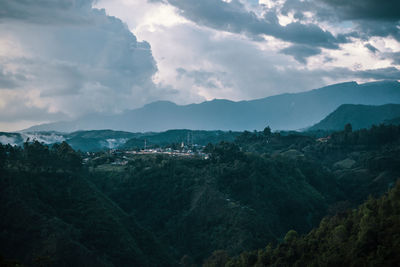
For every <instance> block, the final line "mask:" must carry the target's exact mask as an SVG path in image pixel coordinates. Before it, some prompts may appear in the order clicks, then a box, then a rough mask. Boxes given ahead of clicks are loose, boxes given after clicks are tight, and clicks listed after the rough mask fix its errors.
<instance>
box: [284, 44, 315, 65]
mask: <svg viewBox="0 0 400 267" xmlns="http://www.w3.org/2000/svg"><path fill="white" fill-rule="evenodd" d="M280 52H281V53H283V54H285V55H291V56H293V57H294V58H295V59H296V60H297V61H298V62H300V63H303V64H305V63H307V58H308V57H310V56H314V55H318V54H320V53H321V49H319V48H317V47H311V46H306V45H292V46H289V47H287V48H284V49H282V50H281V51H280Z"/></svg>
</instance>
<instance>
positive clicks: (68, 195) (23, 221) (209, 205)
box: [0, 125, 400, 266]
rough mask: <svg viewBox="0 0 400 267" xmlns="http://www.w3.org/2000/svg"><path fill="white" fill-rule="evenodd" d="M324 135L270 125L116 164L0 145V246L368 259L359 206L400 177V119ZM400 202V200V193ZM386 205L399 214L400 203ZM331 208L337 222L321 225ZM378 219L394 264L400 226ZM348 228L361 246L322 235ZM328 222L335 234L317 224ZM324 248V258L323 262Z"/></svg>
mask: <svg viewBox="0 0 400 267" xmlns="http://www.w3.org/2000/svg"><path fill="white" fill-rule="evenodd" d="M320 135H322V133H318V138H317V137H315V136H314V133H305V134H300V133H296V134H295V133H274V132H271V129H270V128H269V127H267V128H265V130H264V131H262V132H256V131H255V132H243V133H242V134H241V135H239V136H238V137H237V138H236V139H235V140H234V141H233V142H221V143H219V144H209V145H207V146H206V147H205V148H204V151H203V152H204V153H206V154H207V155H208V157H207V158H204V157H197V156H190V157H176V156H172V155H167V154H126V155H130V156H129V157H125V156H124V157H125V158H123V160H124V162H123V164H122V163H119V164H117V163H118V161H117V160H116V159H117V158H122V156H120V153H122V152H118V151H117V152H118V153H109V152H103V153H102V154H101V153H92V154H86V153H85V154H80V153H78V152H75V151H74V150H73V149H72V148H71V147H70V146H69V145H68V144H67V143H65V142H63V143H61V144H56V145H53V146H51V147H48V146H45V145H43V144H40V143H39V142H25V143H24V146H23V147H21V148H19V147H12V146H10V145H7V146H0V163H1V164H0V173H1V176H0V198H1V201H0V214H1V217H2V220H0V227H1V229H2V231H1V233H0V254H1V255H3V258H5V259H7V260H8V262H10V260H16V261H17V262H20V263H22V264H25V265H27V266H31V265H34V264H35V262H36V263H37V264H39V265H40V264H42V265H44V266H46V264H47V265H49V266H71V265H76V266H132V265H133V266H168V265H172V266H177V265H178V264H179V262H181V263H182V264H184V265H185V266H191V265H193V264H194V265H197V266H199V265H201V264H202V263H204V261H205V259H207V258H208V259H207V260H206V262H205V264H206V265H207V264H211V265H208V266H224V265H221V264H222V263H221V264H219V263H218V264H216V263H215V261H216V260H217V261H220V260H221V257H222V258H223V259H224V261H223V262H224V263H226V262H230V263H232V264H236V265H238V266H247V265H240V264H242V263H243V262H241V261H240V259H242V258H243V259H245V260H246V261H247V263H246V264H250V265H249V266H252V264H253V265H254V264H256V262H257V261H258V262H259V264H261V263H262V264H264V263H265V264H266V265H268V264H275V265H277V266H280V265H282V264H283V265H285V264H286V265H288V266H290V265H292V264H293V263H294V262H297V261H298V259H297V258H296V257H298V256H299V255H302V253H303V252H302V251H303V250H304V257H305V258H304V259H302V260H304V261H299V266H304V265H305V266H308V264H309V263H310V264H317V265H318V264H321V262H323V260H325V257H326V258H327V259H328V261H327V262H336V263H337V262H341V261H342V262H345V263H348V261H351V259H352V258H353V255H359V257H360V259H361V258H362V257H363V256H362V255H364V254H362V253H364V252H365V251H367V250H365V249H366V247H364V245H363V244H367V245H365V246H368V244H370V243H368V242H369V241H368V240H369V239H368V240H367V239H366V240H367V241H365V240H364V239H360V238H364V237H362V236H363V235H364V234H365V238H370V236H369V232H368V231H369V230H368V229H370V228H365V229H367V230H365V229H364V228H363V229H364V230H365V231H367V232H366V233H364V232H363V231H364V230H362V231H361V230H360V231H361V232H360V231H359V230H357V229H359V228H357V227H358V226H357V224H358V223H360V224H364V222H363V223H361V222H362V220H361V217H360V216H361V215H362V214H361V213H360V212H361V211H359V212H355V211H352V209H354V208H356V207H357V206H358V205H360V204H361V203H363V202H364V201H366V200H367V199H368V196H369V195H372V196H374V197H380V196H382V195H383V194H384V193H385V192H387V190H388V189H389V188H392V187H393V186H394V185H395V183H396V181H397V179H398V178H399V177H400V127H399V126H393V125H380V126H373V127H372V128H371V129H369V130H365V129H364V130H358V131H353V130H352V127H351V125H346V127H345V129H344V130H342V131H338V132H334V133H331V134H329V135H328V136H325V137H323V138H320V137H319V136H320ZM83 156H84V157H85V158H84V161H83V158H82V157H83ZM102 157H104V158H102ZM113 159H115V160H113ZM395 190H397V191H398V189H395ZM397 191H393V192H397ZM393 194H397V193H391V195H393ZM390 199H391V200H390V201H391V203H392V202H393V203H392V204H390V205H392V206H393V207H397V206H396V205H398V203H397V202H396V201H397V198H395V197H390ZM371 201H372V200H370V201H369V202H371ZM382 201H383V200H382ZM385 201H386V200H385ZM371 203H372V202H371ZM374 203H375V202H374ZM379 203H380V202H379ZM396 203H397V204H396ZM365 205H372V204H368V203H367V204H365ZM373 205H375V204H373ZM376 205H378V204H376ZM376 205H375V206H376ZM379 205H380V204H379ZM379 205H378V206H379ZM382 205H383V204H382ZM385 205H386V204H385ZM390 205H389V206H390ZM375 206H373V207H375ZM386 206H387V205H386ZM386 206H385V207H386ZM363 207H364V206H363ZM363 209H364V210H365V208H361V210H363ZM373 209H374V208H371V212H372V213H371V214H370V215H371V216H375V215H376V213H373ZM362 212H364V211H362ZM384 212H385V213H382V214H384V216H385V218H386V217H387V218H392V217H391V216H392V215H391V214H392V212H395V209H394V208H390V207H389V208H388V209H387V210H384ZM351 214H353V215H351ZM360 214H361V215H360ZM363 214H364V213H363ZM327 215H328V216H334V217H333V218H336V219H324V220H323V221H322V223H321V219H322V218H323V217H325V216H327ZM349 216H350V217H349ZM351 216H352V217H351ZM362 216H364V215H362ZM376 216H377V217H376ZM376 216H375V217H374V218H376V223H377V224H379V227H381V228H379V227H378V228H377V229H382V230H379V231H380V232H379V233H382V235H384V236H386V235H387V234H389V233H390V235H391V237H390V238H392V239H387V238H386V237H383V239H384V240H385V241H382V242H383V243H382V244H383V246H386V248H387V250H384V251H383V252H382V249H383V248H381V249H380V250H376V253H378V254H379V255H380V256H379V257H381V255H388V256H382V257H383V258H382V262H389V261H385V260H386V259H391V260H393V262H395V261H396V258H393V257H392V256H390V255H392V254H390V253H394V250H392V248H391V247H388V246H389V245H388V244H392V245H393V246H394V245H395V244H397V243H396V242H398V240H399V239H398V238H397V236H396V235H395V231H396V229H397V228H393V229H392V228H388V231H391V232H385V230H384V229H385V228H384V227H383V226H385V225H386V224H385V223H386V222H385V223H383V222H382V223H381V222H380V220H382V218H381V217H380V216H381V213H377V215H376ZM382 216H383V215H382ZM393 216H398V215H396V214H395V213H393ZM346 218H348V219H346ZM393 218H397V217H393ZM374 220H375V219H374ZM388 220H389V222H392V221H391V220H392V219H388ZM393 220H394V219H393ZM348 221H350V222H351V223H348ZM373 222H375V221H373ZM365 223H367V222H365ZM368 223H369V221H368ZM342 224H343V225H345V228H346V229H345V230H343V229H342V227H340V229H339V228H338V229H339V230H340V231H341V232H340V234H339V235H340V238H342V239H340V238H339V239H338V240H342V241H343V240H344V241H346V242H347V241H348V240H350V241H349V242H353V243H349V247H353V246H355V247H356V249H358V250H357V251H359V252H357V253H361V254H346V255H347V256H346V257H347V258H345V257H343V258H342V256H341V255H342V254H341V253H342V252H343V253H344V252H346V253H347V252H348V253H350V252H349V251H348V250H347V249H346V250H343V251H342V252H340V251H339V250H337V249H336V247H332V249H331V248H329V249H328V248H327V246H328V247H329V246H334V245H335V244H336V243H329V244H328V245H326V243H324V242H325V241H324V240H325V239H323V238H328V239H329V240H330V239H332V238H333V239H332V240H336V239H335V238H336V237H335V236H336V234H331V233H329V232H330V231H331V230H332V229H336V228H337V227H338V226H340V225H342ZM318 225H320V229H326V230H318V229H317V230H312V229H313V228H315V227H318ZM324 225H326V226H324ZM367 226H368V225H367ZM367 226H366V227H367ZM321 227H322V228H321ZM324 227H325V228H324ZM352 227H356V228H352ZM360 227H364V226H360ZM368 227H369V226H368ZM371 227H372V226H371ZM352 229H353V230H352ZM354 229H355V230H354ZM291 230H293V231H291ZM311 230H312V231H311ZM339 230H337V231H339ZM309 231H311V232H310V234H309V235H307V236H309V237H307V238H309V239H310V240H311V239H312V240H313V241H312V242H311V241H307V242H306V241H304V242H306V244H304V242H303V241H301V240H303V239H300V237H299V236H301V235H303V234H306V233H308V232H309ZM321 231H322V233H325V234H318V235H317V236H313V235H316V233H321ZM332 231H333V230H332ZM334 231H336V230H334ZM288 232H289V234H288ZM313 233H314V234H313ZM331 235H333V236H334V237H332V238H331V237H330V236H331ZM354 236H357V238H358V239H360V240H361V241H360V240H358V239H357V240H358V241H354V240H355V239H354V238H353V237H354ZM378 237H379V238H381V237H380V234H379V235H378ZM304 238H306V237H304ZM371 238H375V237H374V236H372V237H371ZM293 240H298V242H300V243H296V242H297V241H296V242H295V241H293ZM304 240H306V239H304ZM307 240H308V239H307ZM363 240H364V241H365V242H366V243H365V242H364V241H363ZM344 241H343V242H344ZM288 242H289V243H288ZM290 242H292V243H290ZM301 242H303V243H301ZM310 242H311V243H310ZM329 242H331V241H329ZM332 242H333V241H332ZM335 242H336V241H335ZM354 242H355V243H354ZM357 242H358V243H357ZM363 242H364V243H363ZM379 242H380V241H379ZM268 243H272V244H273V245H272V246H269V247H268V250H267V251H264V250H261V252H260V255H259V252H245V253H244V254H241V253H242V252H243V251H255V250H257V249H262V248H265V246H266V245H267V244H268ZM310 244H311V245H310ZM358 244H360V246H361V247H360V246H359V245H358ZM379 244H380V243H379ZM307 246H308V247H307ZM310 246H311V247H310ZM276 247H277V248H276ZM349 247H346V248H349ZM375 248H376V247H371V248H368V249H369V250H368V251H367V252H365V253H367V254H365V255H366V256H365V257H366V258H365V259H368V257H372V256H368V255H375V254H368V253H375V252H374V251H375ZM394 248H395V247H393V249H394ZM221 250H223V251H224V252H221ZM331 250H333V251H331ZM214 251H217V252H214ZM271 251H272V252H271ZM327 251H330V252H327ZM353 251H355V250H353ZM213 252H214V254H213ZM254 253H256V254H254ZM313 253H319V254H321V258H316V259H315V261H314V262H313V261H312V260H310V259H309V258H310V257H309V255H312V254H313ZM324 253H325V254H324ZM352 253H353V252H352ZM354 253H355V252H354ZM382 253H384V254H382ZM385 253H386V254H385ZM387 253H389V254H387ZM264 254H265V255H267V256H265V255H264ZM378 254H376V255H378ZM210 255H213V256H211V258H209V257H210ZM228 255H229V256H228ZM236 255H242V256H240V257H239V258H237V257H236ZM243 255H244V256H243ZM246 255H248V257H247V256H246ZM296 255H297V256H296ZM322 255H325V256H322ZM265 257H267V260H268V261H264V258H265ZM357 257H358V256H357ZM374 257H375V256H374ZM379 257H378V258H379ZM385 257H386V258H385ZM355 259H356V258H355ZM365 259H362V260H365ZM261 260H262V261H261ZM320 260H321V261H320ZM260 261H261V263H260ZM268 262H269V263H268ZM281 263H282V264H281ZM303 263H304V264H303ZM351 263H352V262H351ZM354 263H355V264H356V262H355V261H354ZM389 263H391V262H389ZM212 264H214V265H212ZM215 264H216V265H215ZM302 264H303V265H302ZM345 265H348V264H345ZM356 265H357V264H356ZM227 266H230V265H227ZM233 266H235V265H233ZM332 266H333V265H332Z"/></svg>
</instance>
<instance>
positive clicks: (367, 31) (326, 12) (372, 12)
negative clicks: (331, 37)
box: [281, 0, 400, 41]
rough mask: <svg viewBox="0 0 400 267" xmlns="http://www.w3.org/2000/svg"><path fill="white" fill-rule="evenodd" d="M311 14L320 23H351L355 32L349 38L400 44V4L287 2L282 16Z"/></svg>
mask: <svg viewBox="0 0 400 267" xmlns="http://www.w3.org/2000/svg"><path fill="white" fill-rule="evenodd" d="M306 11H309V12H312V13H313V14H314V15H315V18H317V19H318V20H319V21H329V22H342V21H352V22H353V23H354V25H355V26H354V28H355V32H353V33H351V34H349V35H348V36H353V37H357V38H362V39H364V40H368V38H370V37H371V36H379V37H387V36H393V37H394V38H395V39H396V40H398V41H400V29H399V26H400V1H398V0H384V1H382V0H364V1H359V0H358V1H347V0H305V1H300V0H287V1H286V2H285V4H284V5H283V7H282V9H281V12H282V14H288V13H289V12H293V13H294V15H295V17H300V18H301V16H302V15H303V14H304V12H306Z"/></svg>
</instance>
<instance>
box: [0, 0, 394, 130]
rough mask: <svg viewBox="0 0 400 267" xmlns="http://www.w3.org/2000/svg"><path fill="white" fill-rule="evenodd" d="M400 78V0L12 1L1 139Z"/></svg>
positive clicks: (4, 42) (2, 4) (1, 74)
mask: <svg viewBox="0 0 400 267" xmlns="http://www.w3.org/2000/svg"><path fill="white" fill-rule="evenodd" d="M376 80H400V1H398V0H385V1H381V0H354V1H346V0H276V1H273V0H98V1H93V0H1V1H0V131H15V130H21V129H23V128H27V127H29V126H32V125H36V124H40V123H45V122H53V121H61V120H70V119H73V118H77V117H80V116H84V115H87V114H92V113H107V114H115V113H119V112H123V111H124V110H127V109H134V108H139V107H142V106H143V105H145V104H147V103H150V102H153V101H157V100H170V101H173V102H175V103H177V104H189V103H199V102H202V101H205V100H212V99H214V98H224V99H230V100H235V101H238V100H248V99H256V98H262V97H267V96H271V95H276V94H281V93H295V92H301V91H305V90H310V89H315V88H320V87H323V86H325V85H329V84H333V83H339V82H345V81H357V82H359V83H363V82H369V81H376Z"/></svg>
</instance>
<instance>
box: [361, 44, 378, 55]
mask: <svg viewBox="0 0 400 267" xmlns="http://www.w3.org/2000/svg"><path fill="white" fill-rule="evenodd" d="M364 46H365V47H366V48H367V49H368V50H369V51H371V52H372V53H376V52H379V50H378V49H377V48H376V47H375V46H373V45H371V44H366V45H364Z"/></svg>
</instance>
